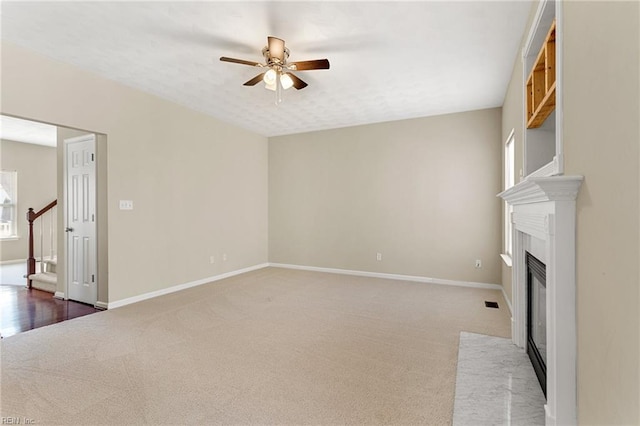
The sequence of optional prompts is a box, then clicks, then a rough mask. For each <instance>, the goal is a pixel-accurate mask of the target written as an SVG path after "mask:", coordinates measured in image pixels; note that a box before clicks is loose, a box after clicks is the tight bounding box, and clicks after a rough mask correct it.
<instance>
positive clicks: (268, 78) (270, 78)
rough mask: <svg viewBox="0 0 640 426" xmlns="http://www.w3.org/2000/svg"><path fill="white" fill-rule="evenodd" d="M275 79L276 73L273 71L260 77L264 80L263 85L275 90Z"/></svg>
mask: <svg viewBox="0 0 640 426" xmlns="http://www.w3.org/2000/svg"><path fill="white" fill-rule="evenodd" d="M276 77H277V74H276V71H275V70H274V69H270V70H269V71H267V72H266V73H264V77H262V79H263V80H264V84H266V85H267V86H273V87H274V89H275V86H276Z"/></svg>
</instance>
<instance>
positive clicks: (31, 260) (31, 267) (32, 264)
mask: <svg viewBox="0 0 640 426" xmlns="http://www.w3.org/2000/svg"><path fill="white" fill-rule="evenodd" d="M35 216H36V214H35V212H34V211H33V208H31V207H29V211H28V212H27V222H28V223H29V257H28V258H27V288H31V280H30V279H29V277H30V276H31V274H35V273H36V258H35V257H33V255H34V252H33V221H34V220H36V217H35Z"/></svg>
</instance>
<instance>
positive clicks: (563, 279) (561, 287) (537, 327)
mask: <svg viewBox="0 0 640 426" xmlns="http://www.w3.org/2000/svg"><path fill="white" fill-rule="evenodd" d="M582 180H583V177H582V176H550V177H533V176H530V177H527V178H526V179H524V180H523V181H521V182H519V183H518V184H516V185H514V186H512V187H511V188H509V189H508V190H506V191H504V192H502V193H501V194H499V196H500V197H502V198H503V199H504V200H505V201H506V202H507V203H509V204H510V205H511V206H513V213H512V215H511V221H512V223H513V231H514V232H513V247H512V253H513V254H512V261H513V268H512V319H511V320H512V328H511V335H512V339H513V342H514V343H515V344H516V345H517V346H519V347H521V348H523V349H525V350H526V349H528V348H532V349H533V348H536V349H537V350H538V354H537V355H536V354H535V352H534V355H533V358H534V359H536V360H537V361H542V362H538V364H539V366H542V365H544V370H542V369H541V370H542V371H541V373H542V372H543V373H544V374H540V375H539V377H543V378H544V384H543V389H545V396H546V398H547V403H546V405H545V407H544V408H545V423H546V424H547V425H564V424H576V423H577V416H576V414H577V413H576V412H577V410H576V407H577V404H576V402H577V398H576V389H577V381H576V367H577V363H576V344H577V342H576V300H575V296H576V276H575V264H576V263H575V253H576V248H575V229H576V202H575V200H576V196H577V194H578V190H579V188H580V184H581V183H582ZM529 256H530V257H529ZM528 258H535V259H537V260H539V261H540V262H539V263H541V264H542V265H544V269H542V270H541V271H538V272H540V273H537V272H536V271H537V269H538V268H536V267H528V265H527V263H528V262H527V259H528ZM538 266H540V265H538ZM529 275H531V277H530V278H531V279H530V280H531V281H532V282H533V285H532V287H531V289H529V288H528V286H527V281H528V279H529ZM529 293H531V295H529ZM529 302H531V304H532V308H531V309H529V308H528V304H529ZM528 311H529V312H531V318H529V315H530V314H529V312H528ZM543 313H545V314H546V315H544V316H542V314H543ZM528 325H531V330H530V331H531V333H530V334H533V342H532V343H529V341H528V335H527V334H528V330H527V329H528ZM532 364H535V361H532ZM541 383H542V379H541Z"/></svg>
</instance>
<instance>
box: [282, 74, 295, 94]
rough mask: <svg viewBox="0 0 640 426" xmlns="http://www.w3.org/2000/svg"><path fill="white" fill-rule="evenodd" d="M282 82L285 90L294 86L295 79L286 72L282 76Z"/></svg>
mask: <svg viewBox="0 0 640 426" xmlns="http://www.w3.org/2000/svg"><path fill="white" fill-rule="evenodd" d="M280 84H282V88H283V89H284V90H287V89H289V88H290V87H292V86H293V80H292V79H291V76H290V75H289V74H288V73H285V74H282V75H281V76H280Z"/></svg>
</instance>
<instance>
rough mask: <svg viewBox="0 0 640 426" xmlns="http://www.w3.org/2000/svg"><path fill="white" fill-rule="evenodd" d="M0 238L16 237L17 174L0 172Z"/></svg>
mask: <svg viewBox="0 0 640 426" xmlns="http://www.w3.org/2000/svg"><path fill="white" fill-rule="evenodd" d="M0 203H1V204H0V238H15V237H17V236H18V225H17V223H16V222H17V217H18V216H17V214H16V212H17V209H18V172H15V171H4V170H3V171H1V172H0Z"/></svg>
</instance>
